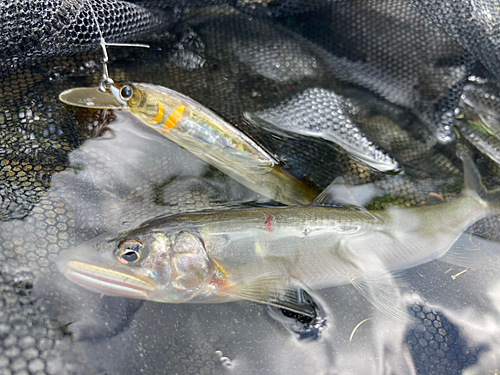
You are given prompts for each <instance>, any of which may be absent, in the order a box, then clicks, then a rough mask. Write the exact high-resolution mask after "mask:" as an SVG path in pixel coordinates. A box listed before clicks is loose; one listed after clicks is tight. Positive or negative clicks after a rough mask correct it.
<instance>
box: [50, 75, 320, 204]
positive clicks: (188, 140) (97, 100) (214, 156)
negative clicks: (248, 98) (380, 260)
mask: <svg viewBox="0 0 500 375" xmlns="http://www.w3.org/2000/svg"><path fill="white" fill-rule="evenodd" d="M59 99H60V100H61V101H62V102H63V103H66V104H68V105H73V106H80V107H87V108H107V109H128V110H130V112H131V113H132V114H133V115H134V116H135V117H136V118H137V119H139V120H140V121H141V122H142V123H143V124H146V125H148V126H149V127H151V128H152V129H154V130H156V131H157V132H159V133H160V134H162V135H163V136H165V137H166V138H168V139H169V140H171V141H173V142H175V143H177V144H178V145H179V146H181V147H183V148H185V149H186V150H188V151H190V152H192V153H193V154H195V155H196V156H198V157H199V158H200V159H202V160H204V161H206V162H207V163H209V164H211V165H212V166H214V167H215V168H217V169H219V170H221V171H222V172H224V173H226V174H227V175H228V176H230V177H231V178H233V179H234V180H236V181H238V182H239V183H241V184H242V185H244V186H246V187H248V188H250V189H251V190H253V191H255V192H257V193H259V194H261V195H263V196H265V197H268V198H271V199H273V200H275V201H277V202H280V203H283V204H286V205H305V204H310V203H311V202H312V201H313V200H314V198H315V197H316V195H317V193H316V192H315V191H314V189H313V188H312V187H310V186H308V185H307V184H305V183H304V182H302V181H301V180H299V179H297V178H295V177H294V176H292V175H291V174H290V173H288V172H287V171H285V170H284V169H283V165H282V163H280V161H278V160H277V159H276V158H275V157H274V156H273V155H271V153H270V152H268V151H267V150H265V149H264V148H263V147H262V146H260V145H259V144H257V143H256V142H254V141H253V140H252V139H251V138H250V137H248V136H247V135H246V134H244V133H243V132H241V131H240V130H238V129H237V128H236V127H235V126H233V125H231V124H230V123H229V122H228V121H226V120H224V119H223V118H222V117H220V116H219V115H217V114H216V113H215V112H213V111H211V110H210V109H208V108H206V107H205V106H203V105H202V104H200V103H198V102H196V101H195V100H193V99H191V98H190V97H188V96H186V95H183V94H181V93H178V92H176V91H174V90H171V89H169V88H166V87H162V86H157V85H152V84H146V83H130V84H126V85H119V84H112V85H110V89H109V90H106V91H104V92H103V91H101V90H99V89H98V88H93V87H87V88H73V89H70V90H66V91H64V92H62V93H61V94H60V95H59Z"/></svg>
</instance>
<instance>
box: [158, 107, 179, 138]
mask: <svg viewBox="0 0 500 375" xmlns="http://www.w3.org/2000/svg"><path fill="white" fill-rule="evenodd" d="M183 113H184V106H183V105H181V106H180V107H179V108H176V109H175V111H173V112H172V113H171V114H170V116H168V118H167V121H165V125H163V128H162V129H161V133H162V134H167V133H168V132H169V131H170V130H172V129H173V128H175V125H177V122H178V121H179V120H180V118H181V116H182V114H183Z"/></svg>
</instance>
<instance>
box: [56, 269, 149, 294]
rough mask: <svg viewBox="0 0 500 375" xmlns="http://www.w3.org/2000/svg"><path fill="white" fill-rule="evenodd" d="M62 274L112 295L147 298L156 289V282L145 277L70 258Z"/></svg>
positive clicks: (86, 287)
mask: <svg viewBox="0 0 500 375" xmlns="http://www.w3.org/2000/svg"><path fill="white" fill-rule="evenodd" d="M65 266H66V267H64V270H63V271H62V273H63V275H64V276H65V277H66V278H67V279H69V280H70V281H72V282H74V283H75V284H78V285H80V286H82V287H83V288H85V289H88V290H90V291H92V292H97V293H101V294H105V295H108V296H114V297H129V298H136V299H149V295H150V293H152V292H154V291H155V290H156V289H157V286H156V284H155V283H154V282H153V281H151V280H149V279H146V278H139V277H137V276H132V275H130V274H126V273H123V272H119V271H115V270H110V269H109V268H103V267H99V266H95V265H93V264H89V263H85V262H80V261H77V260H70V261H68V262H66V264H65Z"/></svg>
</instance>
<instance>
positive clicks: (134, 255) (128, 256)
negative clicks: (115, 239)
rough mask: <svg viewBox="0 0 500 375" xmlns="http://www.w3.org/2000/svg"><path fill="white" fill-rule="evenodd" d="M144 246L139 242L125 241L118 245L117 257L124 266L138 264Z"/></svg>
mask: <svg viewBox="0 0 500 375" xmlns="http://www.w3.org/2000/svg"><path fill="white" fill-rule="evenodd" d="M143 248H144V244H143V243H142V242H141V241H138V240H123V241H122V242H120V244H119V245H118V251H117V253H116V256H117V257H118V260H119V261H120V262H122V263H124V264H131V263H137V262H138V261H139V260H140V259H141V250H142V249H143Z"/></svg>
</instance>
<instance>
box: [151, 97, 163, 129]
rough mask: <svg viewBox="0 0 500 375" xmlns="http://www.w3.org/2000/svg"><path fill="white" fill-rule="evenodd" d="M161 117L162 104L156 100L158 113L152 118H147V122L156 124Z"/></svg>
mask: <svg viewBox="0 0 500 375" xmlns="http://www.w3.org/2000/svg"><path fill="white" fill-rule="evenodd" d="M162 118H163V106H162V105H161V102H160V101H159V100H158V113H157V114H156V117H155V118H154V119H152V120H149V122H150V123H152V124H157V123H159V122H160V121H161V119H162Z"/></svg>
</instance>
